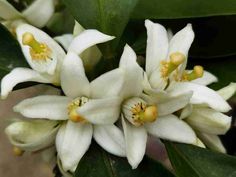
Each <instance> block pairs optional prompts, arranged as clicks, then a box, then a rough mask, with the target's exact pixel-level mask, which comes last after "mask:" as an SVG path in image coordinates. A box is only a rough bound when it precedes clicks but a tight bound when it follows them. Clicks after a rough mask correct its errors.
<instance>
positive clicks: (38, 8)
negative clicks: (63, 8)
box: [22, 0, 55, 28]
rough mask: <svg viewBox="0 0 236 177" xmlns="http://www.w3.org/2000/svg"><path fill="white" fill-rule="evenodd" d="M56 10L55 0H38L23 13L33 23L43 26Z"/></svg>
mask: <svg viewBox="0 0 236 177" xmlns="http://www.w3.org/2000/svg"><path fill="white" fill-rule="evenodd" d="M54 10H55V8H54V0H36V1H34V2H33V3H32V4H31V5H30V6H29V7H28V8H27V9H26V10H24V11H23V12H22V14H23V16H24V17H25V18H26V20H27V21H28V22H30V23H31V24H32V25H34V26H37V27H39V28H42V27H44V26H45V25H46V24H47V22H48V21H49V19H50V18H51V17H52V15H53V13H54Z"/></svg>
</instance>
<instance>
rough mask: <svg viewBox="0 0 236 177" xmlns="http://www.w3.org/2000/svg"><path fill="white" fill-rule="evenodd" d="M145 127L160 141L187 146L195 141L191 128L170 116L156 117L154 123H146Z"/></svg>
mask: <svg viewBox="0 0 236 177" xmlns="http://www.w3.org/2000/svg"><path fill="white" fill-rule="evenodd" d="M145 127H146V128H147V131H148V133H150V134H151V135H154V136H156V137H159V138H162V139H166V140H170V141H175V142H180V143H187V144H195V143H196V141H197V137H196V135H195V133H194V131H193V130H192V128H191V127H190V126H189V125H188V124H187V123H185V122H184V121H182V120H180V119H179V118H178V117H176V116H174V115H172V114H170V115H167V116H163V117H158V118H157V120H156V121H155V122H153V123H148V124H146V125H145Z"/></svg>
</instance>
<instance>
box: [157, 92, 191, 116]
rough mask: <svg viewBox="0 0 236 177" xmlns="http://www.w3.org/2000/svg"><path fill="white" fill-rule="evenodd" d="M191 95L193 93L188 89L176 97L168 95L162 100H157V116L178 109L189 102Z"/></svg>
mask: <svg viewBox="0 0 236 177" xmlns="http://www.w3.org/2000/svg"><path fill="white" fill-rule="evenodd" d="M192 95H193V93H192V92H191V91H190V92H187V93H185V94H182V95H179V96H176V97H169V98H167V99H164V100H159V103H158V105H157V108H158V114H159V116H165V115H168V114H172V113H174V112H176V111H179V110H180V109H182V108H183V107H185V106H186V105H187V104H188V103H189V100H190V98H191V97H192Z"/></svg>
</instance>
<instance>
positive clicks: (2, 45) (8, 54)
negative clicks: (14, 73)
mask: <svg viewBox="0 0 236 177" xmlns="http://www.w3.org/2000/svg"><path fill="white" fill-rule="evenodd" d="M15 67H28V64H27V63H26V61H25V58H24V56H23V54H22V52H21V49H20V46H19V43H18V42H17V40H16V39H15V38H14V36H12V34H11V33H10V32H9V31H8V30H7V29H6V28H5V27H4V26H2V25H1V24H0V79H1V78H2V77H3V76H4V75H5V74H7V73H8V72H10V71H11V70H12V69H13V68H15Z"/></svg>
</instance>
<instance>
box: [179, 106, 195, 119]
mask: <svg viewBox="0 0 236 177" xmlns="http://www.w3.org/2000/svg"><path fill="white" fill-rule="evenodd" d="M192 111H193V105H192V104H188V105H187V106H185V107H184V108H183V109H182V111H181V114H180V116H179V118H180V119H185V118H187V117H188V116H189V115H190V114H191V113H192Z"/></svg>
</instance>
